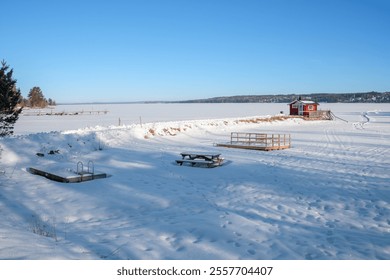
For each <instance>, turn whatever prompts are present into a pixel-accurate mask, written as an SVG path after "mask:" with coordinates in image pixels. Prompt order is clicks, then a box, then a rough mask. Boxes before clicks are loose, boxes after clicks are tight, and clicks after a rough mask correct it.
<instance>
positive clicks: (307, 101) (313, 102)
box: [288, 99, 318, 105]
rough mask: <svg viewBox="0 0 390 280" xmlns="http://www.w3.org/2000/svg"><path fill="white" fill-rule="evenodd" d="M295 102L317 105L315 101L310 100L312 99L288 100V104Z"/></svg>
mask: <svg viewBox="0 0 390 280" xmlns="http://www.w3.org/2000/svg"><path fill="white" fill-rule="evenodd" d="M297 102H300V103H302V104H317V105H318V103H317V102H315V101H312V100H297V99H296V100H294V101H293V102H290V103H289V104H288V105H291V104H294V103H297Z"/></svg>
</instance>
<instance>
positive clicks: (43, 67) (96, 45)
mask: <svg viewBox="0 0 390 280" xmlns="http://www.w3.org/2000/svg"><path fill="white" fill-rule="evenodd" d="M0 30H1V37H0V59H4V60H6V61H7V63H8V64H9V65H10V66H11V67H12V68H13V69H14V77H15V78H16V79H17V80H18V87H20V89H21V91H22V94H23V96H27V94H28V92H29V90H30V89H31V88H32V87H34V86H39V87H40V88H41V89H42V91H43V93H44V95H45V96H46V97H51V98H53V99H54V100H56V101H57V102H87V101H94V102H96V101H101V102H104V101H152V100H184V99H197V98H207V97H214V96H229V95H246V94H285V93H286V94H287V93H315V92H361V91H371V90H375V91H389V90H390V66H389V65H390V51H389V46H390V31H389V30H390V1H386V0H382V1H380V0H367V1H363V0H362V1H359V0H307V1H304V0H289V1H288V0H224V1H219V0H192V1H191V0H181V1H180V0H165V1H164V0H160V1H157V0H127V1H125V0H123V1H117V0H110V1H98V0H95V1H81V0H77V1H74V0H67V1H56V0H51V1H49V0H41V1H40V0H36V1H20V0H12V1H2V3H1V16H0Z"/></svg>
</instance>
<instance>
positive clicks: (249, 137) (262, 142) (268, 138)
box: [217, 132, 291, 151]
mask: <svg viewBox="0 0 390 280" xmlns="http://www.w3.org/2000/svg"><path fill="white" fill-rule="evenodd" d="M217 146H223V147H231V148H243V149H254V150H266V151H268V150H281V149H287V148H290V147H291V135H290V134H266V133H246V132H232V133H231V134H230V143H227V144H217Z"/></svg>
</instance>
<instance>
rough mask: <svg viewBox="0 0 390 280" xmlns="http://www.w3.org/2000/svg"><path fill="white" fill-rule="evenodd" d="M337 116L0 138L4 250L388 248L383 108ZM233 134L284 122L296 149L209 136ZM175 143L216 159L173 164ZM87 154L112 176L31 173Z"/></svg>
mask: <svg viewBox="0 0 390 280" xmlns="http://www.w3.org/2000/svg"><path fill="white" fill-rule="evenodd" d="M389 111H390V110H389ZM338 116H340V117H341V118H343V119H345V120H348V123H347V122H344V121H342V120H337V121H314V122H307V121H303V120H301V119H289V120H285V121H273V122H266V121H264V122H258V123H252V122H241V121H238V120H242V119H243V118H225V119H208V120H207V119H204V120H198V121H196V120H193V121H191V120H188V121H172V122H161V123H147V124H142V125H140V124H131V125H127V126H111V127H104V126H97V127H90V128H84V129H79V130H73V131H64V132H52V133H37V134H30V135H24V136H21V135H19V136H15V137H12V138H5V139H1V140H0V146H1V148H2V153H1V165H0V171H1V170H2V171H4V172H3V173H4V174H0V214H1V217H2V219H1V220H0V258H1V259H389V258H390V205H389V202H390V194H389V190H390V189H389V186H390V174H389V172H388V167H389V164H390V116H389V114H388V113H386V112H383V111H375V112H370V113H368V114H367V113H365V112H364V111H361V110H359V109H357V110H356V111H355V112H343V111H342V110H340V112H338ZM255 118H257V117H253V118H252V119H255ZM60 126H61V125H60V124H59V127H60ZM233 131H234V132H240V131H242V132H266V133H291V136H292V142H293V147H292V148H291V149H287V150H280V151H270V152H261V151H251V150H239V149H227V148H222V147H215V146H214V145H213V144H214V143H218V142H226V141H228V138H229V135H230V132H233ZM50 151H55V153H54V154H49V152H50ZM184 151H201V152H218V153H221V154H222V156H223V157H224V158H225V164H224V165H223V166H221V167H218V168H196V167H187V166H177V165H176V164H175V159H178V158H179V157H180V155H179V154H180V152H184ZM37 153H42V154H44V155H45V156H43V157H39V156H37V155H36V154H37ZM89 160H92V161H93V162H94V163H95V169H98V170H100V171H103V172H106V173H108V174H109V175H110V177H109V178H106V179H99V180H94V181H89V182H83V183H75V184H65V183H59V182H54V181H50V180H48V179H46V178H44V177H40V176H36V175H32V174H30V173H28V172H26V168H28V167H32V166H39V167H40V168H43V169H45V168H46V169H50V168H54V167H55V168H62V169H68V170H75V169H76V168H77V167H76V165H77V162H78V161H82V162H84V164H86V163H87V162H88V161H89Z"/></svg>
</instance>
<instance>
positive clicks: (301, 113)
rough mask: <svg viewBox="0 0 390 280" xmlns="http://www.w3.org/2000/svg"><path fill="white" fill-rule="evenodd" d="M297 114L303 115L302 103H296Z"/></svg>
mask: <svg viewBox="0 0 390 280" xmlns="http://www.w3.org/2000/svg"><path fill="white" fill-rule="evenodd" d="M298 115H300V116H303V104H302V103H299V105H298Z"/></svg>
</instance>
